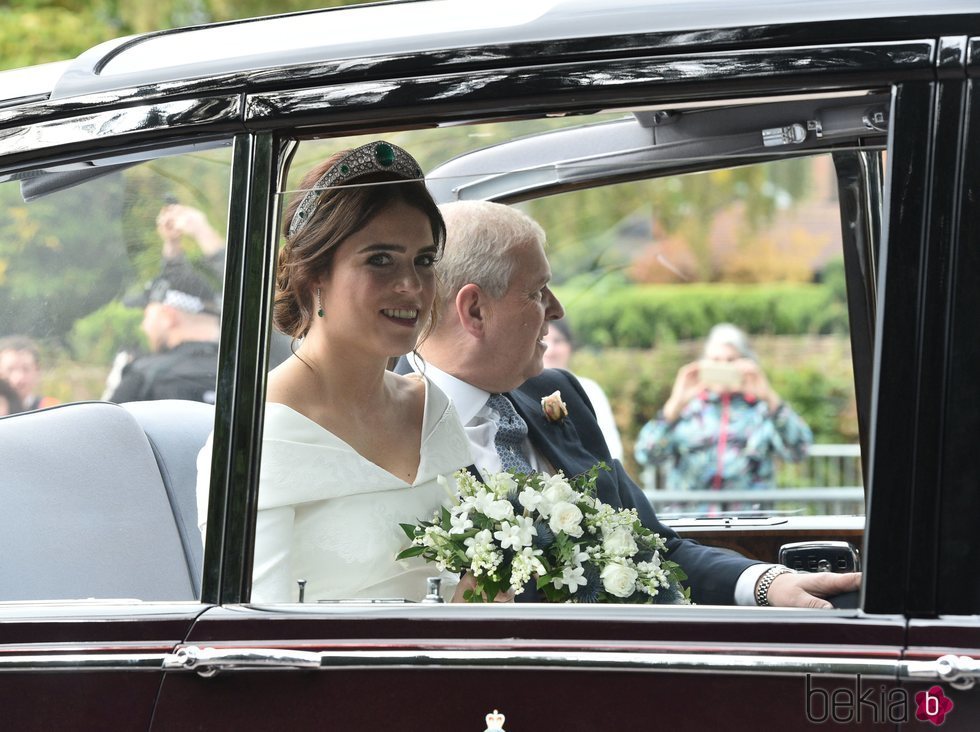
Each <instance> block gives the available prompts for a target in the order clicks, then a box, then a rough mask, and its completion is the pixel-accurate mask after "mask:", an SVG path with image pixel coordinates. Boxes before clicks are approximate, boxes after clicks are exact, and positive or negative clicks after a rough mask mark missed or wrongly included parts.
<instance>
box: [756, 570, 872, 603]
mask: <svg viewBox="0 0 980 732" xmlns="http://www.w3.org/2000/svg"><path fill="white" fill-rule="evenodd" d="M860 587H861V573H860V572H848V573H846V574H837V573H834V572H800V573H798V574H791V573H789V572H787V573H786V574H781V575H779V576H778V577H776V579H774V580H773V581H772V584H771V585H770V586H769V604H770V605H773V606H779V607H817V608H830V607H833V605H831V604H830V603H829V602H827V601H826V600H824V599H823V598H825V597H833V596H834V595H840V594H841V593H843V592H852V591H854V590H857V589H858V588H860Z"/></svg>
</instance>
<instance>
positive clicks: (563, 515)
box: [548, 501, 584, 538]
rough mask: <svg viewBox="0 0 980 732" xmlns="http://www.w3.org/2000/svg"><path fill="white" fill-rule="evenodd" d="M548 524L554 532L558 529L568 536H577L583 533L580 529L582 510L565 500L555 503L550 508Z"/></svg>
mask: <svg viewBox="0 0 980 732" xmlns="http://www.w3.org/2000/svg"><path fill="white" fill-rule="evenodd" d="M548 526H550V527H551V530H552V531H554V532H555V533H556V534H557V533H558V532H559V531H564V532H565V533H566V534H568V535H569V536H574V537H576V538H577V537H579V536H581V535H582V534H583V533H584V532H583V531H582V511H581V509H579V507H578V506H576V505H575V504H574V503H566V502H565V501H562V502H560V503H556V504H555V505H554V507H553V508H552V509H551V518H550V519H549V520H548Z"/></svg>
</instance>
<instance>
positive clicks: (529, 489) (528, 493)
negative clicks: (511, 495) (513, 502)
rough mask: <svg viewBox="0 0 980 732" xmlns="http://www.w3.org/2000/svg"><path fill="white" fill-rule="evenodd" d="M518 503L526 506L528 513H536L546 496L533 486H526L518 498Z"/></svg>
mask: <svg viewBox="0 0 980 732" xmlns="http://www.w3.org/2000/svg"><path fill="white" fill-rule="evenodd" d="M517 500H518V502H519V503H520V504H521V505H522V506H524V508H526V509H527V510H528V511H534V510H535V509H536V508H537V507H538V506H540V505H541V502H542V501H543V500H544V496H542V495H541V493H539V492H538V491H537V490H535V489H534V487H533V486H529V485H527V486H524V490H522V491H521V494H520V495H519V496H518V497H517Z"/></svg>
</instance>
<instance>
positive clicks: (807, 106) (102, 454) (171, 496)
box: [0, 90, 888, 600]
mask: <svg viewBox="0 0 980 732" xmlns="http://www.w3.org/2000/svg"><path fill="white" fill-rule="evenodd" d="M887 109H888V93H887V92H885V91H881V90H868V91H864V92H859V93H857V92H848V93H826V94H811V95H803V96H796V97H771V98H761V99H745V100H726V101H723V102H713V103H701V104H698V105H694V104H680V105H677V106H675V107H671V108H665V109H650V108H636V109H625V110H599V111H597V112H595V113H580V114H572V115H568V116H565V117H548V118H545V117H532V118H517V119H506V120H476V121H474V122H473V123H472V124H469V125H453V126H448V127H433V128H423V129H418V130H408V131H404V132H393V133H390V135H389V136H388V137H389V139H391V140H392V141H394V142H397V143H398V144H401V145H403V146H404V147H406V148H407V149H410V150H417V151H419V158H420V161H422V164H423V168H424V169H426V170H428V171H429V173H428V175H427V184H428V186H429V188H430V190H431V191H432V193H433V195H434V196H435V198H436V199H437V201H440V202H447V201H452V200H464V199H486V200H495V201H500V202H504V203H509V204H513V205H517V206H523V207H525V208H526V210H528V211H529V212H530V213H532V215H534V216H536V217H537V218H538V219H539V220H541V221H542V222H543V223H545V225H546V228H547V229H548V230H549V238H551V237H552V234H551V231H552V230H554V232H555V233H554V236H553V242H552V247H551V251H550V256H551V258H552V260H553V266H554V269H555V271H556V275H560V276H561V277H562V279H564V280H566V281H578V282H582V281H588V282H590V283H591V284H589V285H588V286H586V287H579V288H577V289H575V290H574V293H575V294H571V295H569V300H568V302H567V303H566V305H567V309H568V310H569V311H570V312H572V313H577V312H584V310H585V307H584V306H578V307H577V306H576V297H579V296H581V297H585V296H586V295H587V294H588V293H589V292H590V290H596V289H601V288H602V286H603V284H602V283H603V282H604V281H609V280H615V277H616V273H617V271H621V270H622V269H623V268H624V267H625V266H626V265H625V264H624V261H625V260H624V259H623V258H622V257H619V258H618V259H617V256H618V254H617V247H619V248H620V249H621V248H622V247H624V246H626V244H624V243H623V242H625V241H626V237H625V235H623V234H622V232H618V233H616V236H617V237H619V238H618V239H617V241H616V242H614V243H613V244H612V245H610V244H609V241H607V240H604V239H603V238H602V236H604V235H605V234H603V233H602V232H589V231H588V222H584V223H583V224H582V225H581V226H580V227H579V229H578V230H575V228H574V227H575V224H574V222H571V221H567V215H568V214H567V212H569V211H573V210H575V208H576V204H571V205H569V204H567V203H565V204H559V203H558V202H559V201H561V200H562V197H566V198H567V197H575V196H581V195H583V192H588V191H590V190H600V189H603V190H609V191H611V192H612V193H611V194H610V195H612V196H613V197H615V196H618V195H620V194H619V193H617V191H626V190H631V189H627V188H626V187H627V186H641V185H658V184H662V185H663V186H669V185H674V181H677V180H679V179H681V178H683V177H684V176H691V175H698V174H709V173H712V171H719V170H737V169H740V168H751V167H752V166H766V165H778V164H785V163H786V161H792V160H796V159H804V160H809V159H816V158H818V157H820V156H824V157H825V158H826V157H827V156H828V155H829V156H830V158H832V159H833V161H834V162H833V164H831V166H830V168H828V170H829V169H831V168H834V165H836V172H833V171H832V172H831V173H830V185H831V186H835V185H839V184H841V183H842V182H843V181H844V177H843V176H844V173H843V171H846V170H847V169H848V161H852V160H854V159H865V158H868V157H869V156H870V158H872V159H876V160H880V156H881V155H883V152H882V151H883V150H884V149H885V146H886V137H887V130H888V113H887ZM375 136H376V135H372V137H375ZM356 144H360V139H359V138H350V137H347V138H339V139H335V138H331V137H323V138H321V137H319V136H314V135H311V136H310V137H309V138H308V139H307V138H304V139H301V140H300V141H299V144H298V148H297V150H296V151H295V152H294V154H293V155H292V159H291V164H290V167H289V174H288V176H287V178H286V180H285V181H284V183H283V187H282V190H281V191H280V195H281V196H282V197H283V202H285V200H286V199H287V198H288V196H289V195H292V194H293V193H294V191H295V187H296V185H295V182H294V179H295V178H296V177H297V176H299V175H301V174H302V173H303V172H305V170H306V169H307V167H308V165H309V164H311V163H312V162H314V161H316V160H319V159H322V158H323V157H325V156H326V155H327V154H330V152H332V151H334V150H337V149H342V148H345V147H353V146H355V145H356ZM228 162H229V159H228V142H227V140H225V141H207V142H204V143H194V144H179V145H176V146H170V147H167V148H163V149H158V150H140V151H134V152H132V153H126V154H122V155H115V156H110V157H106V158H102V159H98V160H89V161H74V162H71V163H61V164H57V165H52V166H50V167H49V168H46V169H42V170H33V171H29V172H26V173H21V174H14V175H11V176H8V178H7V179H6V180H5V181H4V182H2V183H0V194H4V195H5V197H3V198H0V207H6V208H8V209H9V210H10V211H16V212H18V213H17V215H18V216H21V217H27V218H30V217H31V216H32V215H33V214H32V213H31V212H32V211H33V210H34V209H32V208H31V207H32V206H36V207H38V208H39V211H40V213H39V214H37V222H38V223H37V225H38V226H41V227H44V226H47V225H51V218H50V216H51V213H50V212H49V211H48V210H46V209H45V208H44V207H45V206H46V205H48V203H51V202H57V207H63V206H64V205H65V204H63V203H61V201H62V200H63V199H59V196H61V197H65V198H68V197H73V198H75V199H77V200H79V201H81V202H82V203H80V204H76V203H73V204H71V205H72V206H86V207H88V206H91V205H92V201H93V198H91V197H88V198H87V197H86V196H87V195H90V194H91V195H94V196H95V199H94V200H96V201H98V200H103V199H105V200H110V199H111V197H112V196H120V197H121V200H112V201H111V203H110V204H109V211H110V216H109V217H108V218H109V220H110V224H109V226H108V229H109V235H108V236H107V237H106V241H107V246H104V247H102V249H101V251H100V253H99V257H98V261H95V260H93V261H92V262H91V263H90V266H91V267H92V268H93V269H101V270H102V272H101V276H106V277H108V278H109V280H111V281H113V282H115V283H116V284H115V292H110V293H109V295H110V297H105V296H102V297H100V298H96V299H95V300H92V301H91V302H87V303H85V305H84V309H85V310H86V312H89V313H91V312H96V311H98V310H99V308H113V307H118V305H116V304H114V303H117V302H118V300H119V299H121V298H122V295H123V294H124V292H125V291H127V290H128V289H131V288H132V287H133V286H134V284H135V283H136V282H138V279H139V276H140V274H141V273H144V272H151V271H152V269H153V267H155V266H156V263H157V262H158V261H159V259H158V257H159V254H158V253H157V252H155V251H154V250H155V249H156V244H155V243H154V241H153V234H152V230H151V227H150V225H149V224H148V222H152V220H153V217H154V215H155V213H156V208H157V207H158V206H159V203H160V202H161V201H162V200H163V199H164V194H169V193H170V192H171V191H176V192H177V193H178V194H179V196H180V197H181V198H183V199H184V200H189V201H192V202H193V203H194V204H195V205H199V206H201V207H202V208H206V209H207V211H208V212H209V213H212V214H213V215H214V216H215V217H216V218H217V217H219V216H221V215H223V212H222V208H223V207H225V206H226V205H227V203H226V201H227V196H228V195H229V194H228V188H227V180H226V179H225V180H221V175H222V174H224V175H226V174H227V169H228ZM807 175H810V173H807ZM658 182H659V183H658ZM12 188H14V189H16V191H17V192H16V195H15V196H11V195H6V194H8V193H9V192H10V191H11V189H12ZM82 191H85V192H87V193H86V194H85V195H79V193H80V192H82ZM844 192H845V191H843V189H842V193H841V201H839V202H835V204H834V207H835V208H838V209H839V210H840V209H846V207H845V205H844V202H843V201H844ZM629 195H630V196H633V195H634V194H629ZM642 195H645V194H640V197H642ZM657 195H660V194H656V193H653V194H650V196H651V198H655V197H656V196H657ZM634 198H635V196H634ZM835 199H836V196H835ZM637 200H639V198H637ZM658 200H659V199H658ZM774 200H775V199H774ZM46 202H48V203H46ZM25 204H26V207H25ZM774 205H775V206H776V207H777V208H778V206H779V205H780V204H779V202H778V201H777V202H776V204H774ZM551 209H554V210H556V211H559V212H560V213H559V214H556V216H565V217H566V220H565V223H567V224H568V225H567V226H565V227H564V229H565V230H564V231H563V230H562V225H563V224H562V221H561V220H559V219H558V218H555V219H554V222H555V223H554V226H548V224H549V223H551V221H552V219H549V216H550V213H549V212H550V210H551ZM860 211H861V215H862V216H864V217H865V218H863V219H858V218H855V219H854V222H857V223H858V224H860V225H858V226H852V225H851V223H853V222H848V225H846V226H843V227H840V226H835V228H836V229H837V232H838V234H837V236H838V237H840V236H842V235H841V234H840V230H841V228H843V229H844V231H845V234H844V235H843V237H844V238H843V239H838V241H837V243H836V247H837V254H836V256H837V257H838V258H840V259H842V261H843V265H844V276H845V280H846V286H847V298H848V303H849V307H848V310H847V312H848V315H847V316H846V317H847V320H848V321H849V325H850V327H849V328H847V329H846V331H847V334H848V335H847V338H846V339H845V340H844V341H840V342H841V343H844V346H845V347H846V350H848V351H849V353H843V354H842V355H841V356H840V358H841V359H843V361H841V363H843V362H844V361H846V373H847V376H848V378H849V379H850V380H851V382H852V386H851V389H852V390H853V392H852V393H851V394H850V396H847V397H846V399H845V401H850V402H851V403H852V405H853V407H852V409H853V411H854V413H855V414H854V419H855V420H856V423H857V424H858V425H864V424H867V420H868V414H869V409H870V401H869V393H870V379H871V376H870V373H871V360H870V359H871V353H872V343H873V333H872V332H871V330H870V329H869V327H868V326H867V323H869V322H873V306H874V302H873V301H874V289H873V284H874V276H873V267H874V262H875V251H876V250H875V247H876V246H877V241H876V240H875V237H874V236H872V235H870V234H869V233H868V232H869V231H871V229H869V228H868V227H870V226H871V224H869V223H868V219H869V218H870V219H872V220H874V219H875V217H880V211H870V212H869V210H868V209H867V208H866V207H865V208H862V209H860ZM629 213H630V212H623V214H624V220H625V217H626V216H627V214H629ZM219 223H221V222H219ZM848 229H850V230H852V231H853V233H852V234H851V235H848V234H847V233H846V232H847V230H848ZM643 235H644V236H646V237H647V239H649V238H650V236H651V234H650V232H649V231H645V232H644V234H643ZM801 236H802V235H801ZM590 237H591V239H590ZM576 238H581V239H582V240H583V241H581V242H577V243H576V242H575V241H574V239H576ZM576 244H578V245H579V246H576ZM589 247H591V250H590V249H589ZM621 253H622V252H619V254H621ZM107 254H109V255H110V257H109V259H106V255H107ZM79 256H80V257H81V258H83V259H84V257H85V256H87V255H86V254H85V250H84V249H83V250H82V251H81V252H80V255H79ZM120 263H122V264H124V265H125V266H120ZM668 265H669V263H668ZM668 268H669V267H668ZM661 274H662V273H661ZM558 289H559V291H562V283H561V282H559V284H558ZM564 292H568V293H572V292H573V289H572V288H569V289H567V290H565V291H564ZM869 313H870V314H869ZM48 317H54V316H52V315H50V314H49V315H48ZM130 318H131V320H130V325H129V327H130V334H131V333H132V332H133V331H135V320H134V319H133V316H130ZM79 337H81V336H79ZM118 342H119V343H124V339H119V341H118ZM271 343H272V353H271V355H269V356H268V360H269V365H270V367H271V366H274V365H275V364H276V363H279V362H281V360H282V359H284V358H285V357H287V356H288V354H289V343H288V339H286V338H285V337H283V336H282V335H281V334H277V333H273V334H272V335H271ZM613 345H615V344H613ZM78 350H84V349H83V348H79V349H78ZM92 353H95V351H94V350H93V351H92ZM610 353H611V351H610ZM600 357H601V356H600ZM841 363H837V362H835V364H834V366H833V368H834V369H838V368H840V367H841ZM86 366H87V367H89V368H91V369H92V370H93V371H95V372H98V369H99V367H98V366H97V364H95V363H90V364H86ZM103 368H104V367H103ZM781 368H792V366H791V365H789V366H781ZM96 381H97V380H96ZM98 399H99V395H98V394H97V393H92V394H90V395H89V398H86V399H80V400H78V401H77V402H73V403H68V404H63V405H61V406H59V407H57V408H55V409H51V410H46V411H42V412H36V413H30V414H24V415H17V416H12V417H6V418H2V419H0V457H2V459H3V461H4V464H5V465H6V466H7V470H8V471H10V474H11V475H16V476H17V480H16V481H14V482H10V481H7V482H5V483H4V486H5V488H4V490H5V491H6V492H7V493H15V494H16V495H4V504H5V506H7V510H6V512H5V514H4V518H3V519H2V521H3V524H4V526H3V530H4V532H5V533H8V532H9V533H8V535H10V536H20V537H21V538H22V539H23V541H19V542H14V544H13V545H15V546H20V547H21V550H23V551H25V553H24V554H23V555H22V556H21V557H20V559H19V560H17V561H14V560H12V559H11V558H9V557H8V560H7V561H5V562H4V569H3V572H4V573H5V574H6V573H10V572H14V573H16V574H15V575H10V578H11V581H9V582H8V581H5V582H3V583H2V586H3V587H4V588H5V589H4V593H5V594H4V596H3V597H2V598H0V599H54V598H71V597H93V596H102V597H123V598H135V599H144V600H149V599H169V600H193V599H196V598H197V597H198V596H199V592H200V586H201V563H202V548H201V547H202V544H201V537H200V531H199V530H198V516H197V505H196V500H195V485H196V456H197V453H198V451H199V450H200V449H201V447H203V445H204V444H205V440H206V438H207V435H208V433H209V432H210V431H211V429H212V428H213V415H214V409H213V407H211V406H209V405H204V404H198V403H190V402H187V403H183V402H174V401H165V402H142V403H132V404H126V405H124V406H123V407H122V408H120V407H117V406H115V405H112V404H109V403H105V402H99V401H98ZM93 400H94V401H93ZM843 403H844V402H841V405H843ZM840 408H841V409H844V408H845V407H844V406H841V407H840ZM651 411H652V408H651ZM40 435H44V436H45V437H44V439H43V440H39V439H37V438H38V436H40ZM857 454H858V455H859V454H860V453H857ZM629 467H630V469H631V471H632V472H633V473H634V477H635V478H636V479H637V482H641V481H643V485H644V486H645V487H646V488H647V489H648V495H650V496H651V498H655V497H656V496H657V495H658V494H657V493H656V491H657V490H661V489H662V488H663V486H662V485H661V486H659V487H655V486H654V484H653V483H652V482H651V481H652V480H655V478H656V477H655V476H653V477H650V476H641V475H640V474H639V468H638V467H637V466H636V465H635V464H630V465H629ZM859 470H860V468H859ZM854 480H856V481H857V485H855V486H852V488H851V490H852V493H851V494H849V495H852V496H853V491H854V490H857V491H858V502H859V503H860V504H863V500H862V499H861V497H860V496H861V494H860V485H861V484H863V476H860V475H859V476H858V477H857V478H856V479H854ZM12 485H15V486H16V490H13V491H11V490H10V489H9V488H7V487H8V486H12ZM42 486H45V487H47V492H46V493H45V492H42V491H41V487H42ZM52 486H54V487H55V489H56V490H57V491H58V495H59V496H61V498H59V499H58V500H52V498H51V495H50V489H51V487H52ZM801 495H802V494H801ZM682 498H683V497H682ZM852 503H853V501H852ZM756 508H757V510H754V511H749V512H748V513H747V514H745V513H743V514H742V515H740V514H739V512H738V511H734V510H733V511H722V512H721V513H718V512H717V511H712V512H710V513H704V512H703V511H702V512H701V513H699V508H698V505H697V504H693V505H691V504H690V503H689V504H687V505H686V506H681V507H678V506H677V505H674V506H673V509H674V511H673V515H671V505H668V504H663V505H659V506H658V510H659V511H660V512H661V513H662V514H664V515H665V516H667V517H669V518H671V522H672V525H673V526H675V528H676V529H677V530H678V531H680V532H682V533H685V534H688V535H690V536H693V537H696V538H698V539H699V540H701V541H703V542H706V543H713V544H716V545H718V546H722V547H726V548H729V549H732V550H737V551H740V552H742V553H745V554H747V555H749V556H753V557H756V558H759V559H763V560H767V561H775V560H776V558H777V556H778V554H779V551H780V548H781V547H783V546H784V545H787V544H795V545H799V544H800V542H808V543H807V545H806V549H805V554H804V555H800V554H799V551H804V550H798V553H797V556H802V557H803V558H802V559H800V561H804V562H807V563H808V564H814V563H817V562H819V561H820V560H821V559H827V558H828V557H829V559H827V561H828V562H830V563H831V565H830V566H834V567H837V566H838V563H837V559H836V557H837V556H838V554H835V552H841V551H843V552H844V554H846V555H847V556H848V557H849V558H850V559H849V561H850V564H849V565H848V566H849V567H853V566H854V564H859V561H860V560H859V553H860V546H861V537H862V533H863V505H860V506H859V507H857V508H855V509H847V508H844V507H842V506H837V507H836V508H835V507H828V506H825V507H824V509H819V508H817V509H806V508H805V506H803V507H801V506H792V507H787V506H783V505H781V504H780V505H777V504H775V503H770V504H763V505H762V508H761V510H758V507H756ZM814 510H816V512H817V513H818V514H819V513H821V512H822V513H823V514H825V515H824V516H823V517H821V516H818V515H814ZM826 514H830V516H828V515H826ZM41 516H43V520H40V521H39V517H41ZM28 537H30V538H31V545H32V546H33V547H35V549H34V550H32V551H34V552H36V553H34V554H32V553H31V552H26V549H24V548H25V547H26V544H25V543H24V542H25V541H26V540H27V538H28ZM842 545H844V549H841V547H842ZM21 550H18V551H21ZM825 555H826V556H825ZM66 558H70V559H71V561H65V559H66ZM164 558H166V559H164ZM149 566H152V567H153V572H152V574H148V573H147V571H146V568H147V567H149ZM814 566H815V565H814ZM821 566H823V565H821ZM14 580H16V581H14ZM13 588H16V589H13Z"/></svg>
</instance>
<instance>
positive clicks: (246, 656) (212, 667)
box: [163, 646, 320, 677]
mask: <svg viewBox="0 0 980 732" xmlns="http://www.w3.org/2000/svg"><path fill="white" fill-rule="evenodd" d="M270 668H309V669H317V668H320V654H319V653H313V652H311V651H289V650H283V649H281V648H272V649H266V648H228V649H223V648H201V647H199V646H184V647H183V648H178V649H177V650H176V651H175V652H174V653H170V654H167V656H166V657H165V658H164V659H163V670H164V671H197V673H198V674H200V675H201V676H205V677H208V676H214V675H215V674H216V673H218V672H219V671H223V670H228V669H270Z"/></svg>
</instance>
